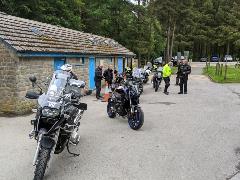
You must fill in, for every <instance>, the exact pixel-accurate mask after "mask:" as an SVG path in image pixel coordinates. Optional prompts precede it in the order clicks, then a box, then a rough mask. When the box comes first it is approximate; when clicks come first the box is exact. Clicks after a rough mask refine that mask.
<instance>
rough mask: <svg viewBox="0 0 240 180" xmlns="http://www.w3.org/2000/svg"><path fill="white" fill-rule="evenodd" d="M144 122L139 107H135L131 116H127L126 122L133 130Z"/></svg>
mask: <svg viewBox="0 0 240 180" xmlns="http://www.w3.org/2000/svg"><path fill="white" fill-rule="evenodd" d="M143 123H144V113H143V111H142V109H141V108H140V107H137V109H136V112H135V113H134V115H133V116H129V117H128V124H129V126H130V128H132V129H133V130H138V129H140V128H141V127H142V125H143Z"/></svg>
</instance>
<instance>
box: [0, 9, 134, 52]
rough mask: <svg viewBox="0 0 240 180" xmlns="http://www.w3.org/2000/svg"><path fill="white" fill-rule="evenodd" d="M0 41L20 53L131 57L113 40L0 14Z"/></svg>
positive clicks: (126, 50)
mask: <svg viewBox="0 0 240 180" xmlns="http://www.w3.org/2000/svg"><path fill="white" fill-rule="evenodd" d="M0 40H2V41H4V42H5V43H7V44H8V45H10V46H11V47H12V48H14V49H15V50H16V51H17V52H20V53H21V52H26V53H31V52H44V53H71V54H72V53H74V54H89V55H90V54H92V55H95V54H99V55H126V56H135V54H134V53H132V52H131V51H129V50H128V49H127V48H125V47H124V46H122V45H121V44H119V43H118V42H116V41H114V40H113V39H110V38H105V37H101V36H97V35H93V34H89V33H84V32H80V31H76V30H72V29H68V28H63V27H59V26H54V25H50V24H46V23H41V22H37V21H32V20H28V19H23V18H19V17H15V16H11V15H7V14H5V13H3V12H0Z"/></svg>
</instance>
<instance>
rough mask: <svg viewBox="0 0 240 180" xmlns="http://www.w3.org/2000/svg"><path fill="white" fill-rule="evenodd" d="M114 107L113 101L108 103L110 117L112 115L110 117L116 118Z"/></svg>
mask: <svg viewBox="0 0 240 180" xmlns="http://www.w3.org/2000/svg"><path fill="white" fill-rule="evenodd" d="M112 108H114V104H113V102H108V105H107V114H108V117H110V118H115V117H116V112H113V111H112Z"/></svg>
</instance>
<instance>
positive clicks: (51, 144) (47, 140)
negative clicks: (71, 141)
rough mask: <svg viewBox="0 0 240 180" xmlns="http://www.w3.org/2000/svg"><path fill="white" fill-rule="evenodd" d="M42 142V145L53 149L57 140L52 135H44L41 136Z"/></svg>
mask: <svg viewBox="0 0 240 180" xmlns="http://www.w3.org/2000/svg"><path fill="white" fill-rule="evenodd" d="M40 144H41V146H42V147H44V148H46V149H51V148H53V147H54V146H55V144H56V142H55V140H54V139H52V138H51V137H49V136H44V135H43V136H42V138H41V142H40Z"/></svg>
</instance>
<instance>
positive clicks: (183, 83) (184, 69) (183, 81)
mask: <svg viewBox="0 0 240 180" xmlns="http://www.w3.org/2000/svg"><path fill="white" fill-rule="evenodd" d="M178 71H179V72H178V74H179V78H180V92H179V93H178V94H183V93H184V94H187V82H188V75H189V74H190V73H191V66H190V65H188V61H187V60H183V63H182V64H181V65H180V67H179V70H178Z"/></svg>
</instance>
